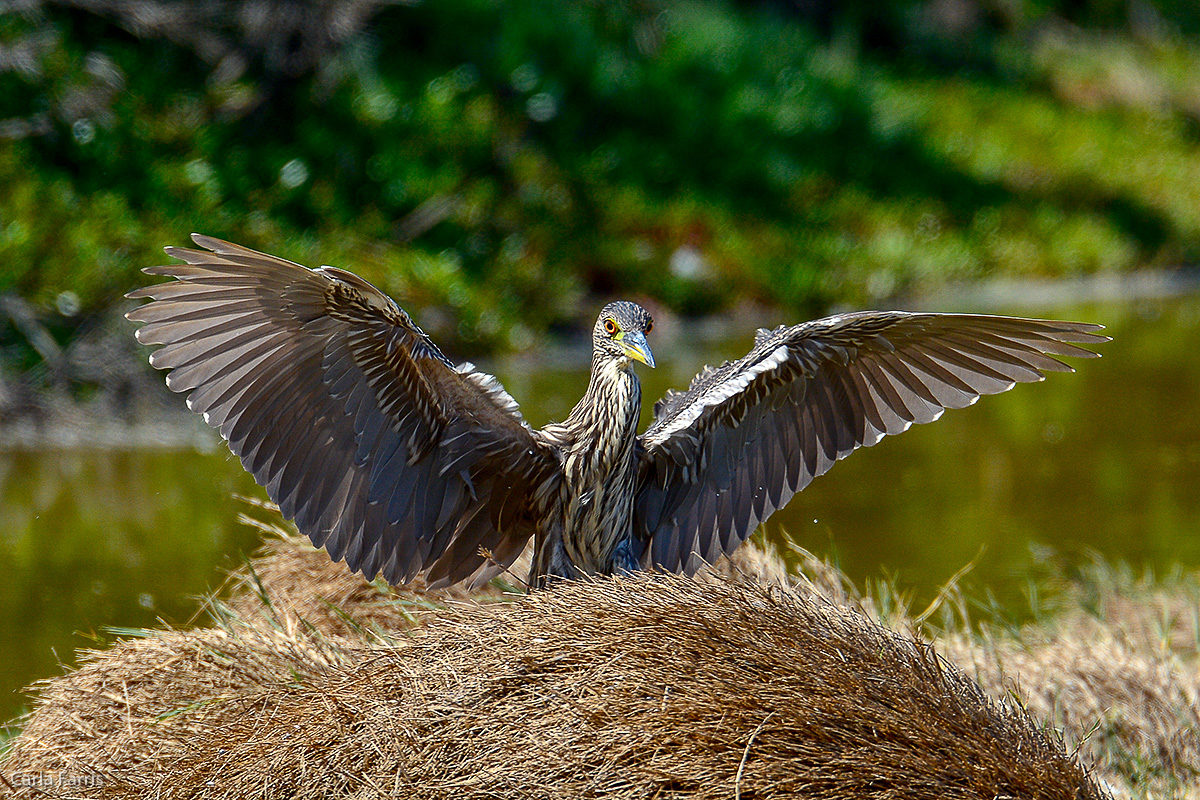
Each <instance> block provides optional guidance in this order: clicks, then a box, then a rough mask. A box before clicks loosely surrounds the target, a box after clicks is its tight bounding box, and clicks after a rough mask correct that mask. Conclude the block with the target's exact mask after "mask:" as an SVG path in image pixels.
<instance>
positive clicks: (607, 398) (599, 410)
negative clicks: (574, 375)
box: [565, 354, 642, 440]
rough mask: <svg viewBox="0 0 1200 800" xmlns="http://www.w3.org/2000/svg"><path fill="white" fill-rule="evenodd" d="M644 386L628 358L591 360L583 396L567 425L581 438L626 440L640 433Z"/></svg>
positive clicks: (569, 417) (599, 357) (595, 358)
mask: <svg viewBox="0 0 1200 800" xmlns="http://www.w3.org/2000/svg"><path fill="white" fill-rule="evenodd" d="M641 404H642V387H641V383H640V382H639V381H638V378H637V375H636V374H634V372H633V370H632V369H630V368H629V362H628V360H625V359H614V358H607V357H603V356H600V355H599V354H597V355H594V356H593V357H592V374H591V378H590V379H589V380H588V388H587V391H586V392H585V393H584V395H583V397H582V398H581V399H580V400H579V402H578V403H577V404H576V406H575V408H574V409H572V411H571V413H570V415H569V416H568V417H567V420H566V422H565V425H566V426H567V427H568V428H571V429H572V430H574V431H575V432H576V438H577V439H580V438H583V439H595V440H600V439H606V438H614V439H627V438H631V437H632V436H633V435H634V434H635V433H636V432H637V422H638V418H639V417H640V416H641Z"/></svg>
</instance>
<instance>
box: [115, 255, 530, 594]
mask: <svg viewBox="0 0 1200 800" xmlns="http://www.w3.org/2000/svg"><path fill="white" fill-rule="evenodd" d="M192 239H193V241H195V242H196V244H198V245H200V246H201V247H204V248H206V250H187V249H181V248H167V253H168V254H169V255H171V256H172V257H174V258H179V259H182V260H183V261H185V262H187V263H185V264H175V265H171V266H165V267H151V268H149V269H147V270H146V272H148V273H150V274H152V275H170V276H173V277H175V278H176V280H174V281H170V282H168V283H161V284H157V285H154V286H149V287H146V288H144V289H139V290H137V291H134V292H131V293H130V295H129V296H130V297H133V298H151V299H152V300H153V302H151V303H147V304H146V305H143V306H141V307H139V308H137V309H135V310H133V311H131V312H130V313H129V314H128V317H129V319H131V320H134V321H136V322H142V323H144V325H143V326H142V327H141V328H140V329H139V330H138V332H137V338H138V340H139V341H141V342H142V343H144V344H157V345H162V347H161V348H159V349H158V350H157V351H156V352H155V353H154V354H153V355H152V356H151V357H150V363H151V364H153V365H154V366H155V367H159V368H162V369H169V370H171V372H170V374H168V376H167V385H168V386H169V387H170V388H171V389H172V390H174V391H176V392H189V393H190V394H189V395H188V398H187V403H188V407H189V408H191V409H192V410H193V411H195V412H197V413H200V414H203V415H204V419H205V421H206V422H207V423H208V424H209V425H211V426H213V427H214V428H217V429H218V430H219V431H220V432H221V436H222V437H224V438H225V440H226V441H228V443H229V448H230V449H231V450H232V451H233V452H234V454H235V455H237V456H238V457H239V458H240V459H241V461H242V464H243V465H244V466H245V468H246V469H247V470H248V471H249V472H250V473H251V474H252V475H253V476H254V479H255V480H256V481H258V482H259V483H260V484H261V485H262V486H264V487H266V490H267V494H268V495H270V497H271V499H272V500H274V501H275V503H277V504H278V505H279V508H280V510H281V511H282V512H283V514H284V516H285V517H288V518H289V519H294V520H295V521H296V525H297V527H298V528H299V529H300V530H301V531H302V532H303V533H305V534H306V535H308V536H309V537H310V538H311V539H312V540H313V542H314V543H315V544H317V545H318V546H324V547H325V548H326V549H327V550H328V551H329V554H330V555H331V556H332V557H333V558H334V559H335V560H337V559H341V558H344V559H345V560H346V563H347V564H348V565H349V566H350V567H351V569H355V570H359V571H361V572H362V573H364V574H365V575H366V576H367V577H368V578H371V577H374V576H375V575H376V574H377V573H382V574H383V576H384V577H385V578H386V579H387V580H388V581H391V582H392V583H396V584H399V583H404V582H407V581H409V580H412V579H413V578H414V577H416V576H418V575H423V576H424V577H426V579H427V580H429V581H430V582H431V583H433V584H448V583H453V582H456V581H458V580H461V579H464V578H467V577H474V578H475V579H476V580H477V581H480V580H485V579H486V578H487V577H490V576H491V575H492V574H494V573H495V572H496V571H498V570H499V569H500V566H498V565H503V566H508V565H509V564H510V563H511V562H512V561H513V560H515V559H516V557H517V556H518V555H519V554H520V552H521V549H522V548H523V547H524V545H525V542H526V541H527V540H528V538H529V536H530V535H531V534H532V533H533V529H532V527H531V523H530V520H529V516H528V510H527V507H526V500H527V498H528V497H529V495H530V494H531V486H533V485H534V484H535V483H536V481H537V480H538V479H539V476H540V475H541V474H543V472H544V470H546V469H548V468H552V461H551V459H550V457H549V454H548V453H547V451H546V450H545V448H544V447H543V446H542V444H541V443H540V441H539V440H538V438H537V436H536V434H535V433H534V432H533V431H532V430H531V429H530V428H529V426H528V425H527V424H526V423H525V421H524V419H523V418H522V417H521V414H520V412H519V411H518V410H517V404H516V403H515V402H514V401H513V399H512V398H511V397H509V395H508V394H507V393H506V392H505V391H504V389H503V388H502V387H501V386H500V384H499V382H498V381H496V379H495V378H493V377H491V376H490V375H486V374H484V373H482V372H477V371H475V369H474V368H473V367H472V366H471V365H470V364H464V365H462V366H458V367H455V366H454V365H453V364H451V362H450V361H448V360H447V359H446V357H445V356H443V355H442V353H441V352H440V351H439V350H438V348H437V347H436V346H435V345H434V344H433V343H432V342H431V341H430V340H429V338H428V337H427V336H426V335H425V333H424V332H423V331H421V329H420V328H418V327H417V326H416V325H414V324H413V322H412V320H411V319H409V317H408V315H407V314H405V313H404V311H402V310H401V309H400V308H399V307H398V306H397V305H396V304H395V303H394V302H393V301H392V300H391V299H389V298H388V297H387V296H386V295H384V294H383V293H382V292H380V291H379V290H377V289H376V288H374V287H373V286H371V285H370V284H369V283H367V282H366V281H364V280H362V279H361V278H359V277H357V276H355V275H352V274H350V273H348V272H344V271H342V270H339V269H335V268H333V267H321V268H320V269H316V270H310V269H307V268H305V267H302V266H300V265H299V264H294V263H292V262H290V261H284V260H283V259H279V258H275V257H274V256H270V255H266V254H263V253H258V252H255V251H253V250H249V249H247V248H244V247H240V246H238V245H234V244H230V243H228V242H223V241H220V240H218V239H212V238H209V237H206V236H200V235H193V236H192ZM481 547H482V548H487V549H488V550H490V551H491V552H492V553H493V555H494V559H495V561H494V562H493V561H488V560H487V559H485V558H484V557H483V556H482V555H481V554H480V548H481Z"/></svg>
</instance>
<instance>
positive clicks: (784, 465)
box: [634, 312, 1107, 572]
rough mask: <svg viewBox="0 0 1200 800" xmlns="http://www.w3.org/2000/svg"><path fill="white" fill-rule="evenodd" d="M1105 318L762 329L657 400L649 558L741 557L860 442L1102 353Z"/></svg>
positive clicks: (869, 316)
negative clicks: (736, 351) (742, 549)
mask: <svg viewBox="0 0 1200 800" xmlns="http://www.w3.org/2000/svg"><path fill="white" fill-rule="evenodd" d="M1099 330H1101V327H1100V326H1098V325H1090V324H1085V323H1076V322H1057V321H1053V320H1032V319H1019V318H1014V317H988V316H977V315H958V314H908V313H904V312H864V313H858V314H844V315H840V316H835V317H829V318H827V319H823V320H817V321H815V322H810V323H805V324H802V325H796V326H793V327H781V328H777V329H775V330H774V331H770V332H765V331H760V332H759V335H758V336H757V337H756V339H755V345H754V347H753V349H752V350H751V351H750V353H748V354H747V355H746V356H745V357H743V358H741V359H739V360H737V361H732V362H728V363H726V364H723V365H721V366H720V367H715V368H714V367H706V368H705V369H704V370H702V371H701V372H700V374H699V375H697V376H696V378H695V379H694V380H693V381H692V385H691V386H690V387H689V388H688V390H687V391H686V392H670V393H668V394H667V396H666V397H664V398H663V399H662V400H661V401H659V402H658V403H657V404H656V405H655V419H654V422H653V423H652V424H651V426H650V427H649V428H648V429H647V430H646V432H645V433H644V434H643V435H642V436H641V438H640V444H641V447H640V448H639V453H640V464H639V469H640V472H639V483H638V489H637V497H636V500H635V504H634V528H635V531H634V532H635V535H636V536H638V537H640V539H641V540H642V541H644V542H645V543H646V547H645V556H644V559H643V560H644V562H645V563H646V565H647V566H656V567H659V568H662V569H666V570H670V571H677V572H680V571H681V572H693V571H694V570H695V569H697V568H698V567H699V565H700V564H701V563H703V562H705V561H712V560H713V559H715V558H716V557H717V556H719V555H721V554H722V553H730V552H732V551H733V550H734V549H736V548H737V546H738V545H739V544H740V543H741V542H742V541H744V540H745V539H746V537H747V536H749V535H750V534H751V533H753V531H754V529H755V527H757V526H758V524H759V523H761V522H762V521H764V520H765V519H766V518H767V517H768V516H770V514H771V513H772V512H774V511H775V510H776V509H778V508H781V507H782V506H783V505H784V504H786V503H787V502H788V500H789V499H790V498H791V497H792V495H794V494H795V493H796V492H798V491H800V490H802V489H803V488H804V487H805V486H807V485H808V483H809V482H810V481H811V480H812V479H813V478H814V477H816V476H818V475H821V474H822V473H824V472H826V471H827V470H828V469H829V468H830V467H831V466H832V465H833V464H835V463H836V462H837V461H838V460H839V459H841V458H844V457H845V456H847V455H848V454H849V453H851V452H853V451H854V450H855V449H856V448H858V447H865V446H870V445H873V444H875V443H876V442H878V441H879V440H880V439H882V438H883V437H884V436H886V435H892V434H897V433H901V432H903V431H905V430H907V429H908V428H909V427H910V426H911V425H913V424H914V423H926V422H932V421H933V420H935V419H937V418H938V417H940V416H941V414H942V413H943V411H944V410H945V409H947V408H962V407H964V406H968V405H971V404H972V403H974V402H975V401H976V400H978V399H979V397H980V396H981V395H984V394H996V393H998V392H1003V391H1005V390H1007V389H1009V388H1011V387H1012V386H1013V385H1015V384H1016V383H1021V382H1029V381H1040V380H1043V379H1044V377H1045V373H1046V372H1061V371H1071V370H1072V368H1071V367H1070V366H1069V365H1068V364H1065V363H1063V362H1062V361H1059V360H1058V359H1057V358H1055V356H1074V357H1083V358H1089V357H1095V356H1096V353H1094V352H1092V351H1091V350H1088V349H1086V348H1085V347H1081V346H1080V345H1095V344H1099V343H1101V342H1104V341H1107V337H1105V336H1102V335H1100V334H1098V333H1097V331H1099Z"/></svg>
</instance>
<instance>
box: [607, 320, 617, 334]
mask: <svg viewBox="0 0 1200 800" xmlns="http://www.w3.org/2000/svg"><path fill="white" fill-rule="evenodd" d="M604 330H606V331H608V335H609V336H612V335H613V334H615V333H616V332H617V323H616V322H614V321H613V320H611V319H606V320H604Z"/></svg>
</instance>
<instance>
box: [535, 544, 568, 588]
mask: <svg viewBox="0 0 1200 800" xmlns="http://www.w3.org/2000/svg"><path fill="white" fill-rule="evenodd" d="M578 577H579V570H578V569H576V568H575V565H574V564H572V563H571V559H570V558H569V557H568V556H567V549H566V547H565V546H564V545H563V540H562V534H561V533H559V532H558V531H552V532H550V533H548V534H542V533H539V534H538V535H537V539H536V540H535V541H534V548H533V567H532V568H531V569H530V570H529V586H530V588H531V589H544V588H546V587H547V586H549V585H550V584H551V583H552V582H554V581H555V580H557V579H562V578H566V579H574V578H578Z"/></svg>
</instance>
